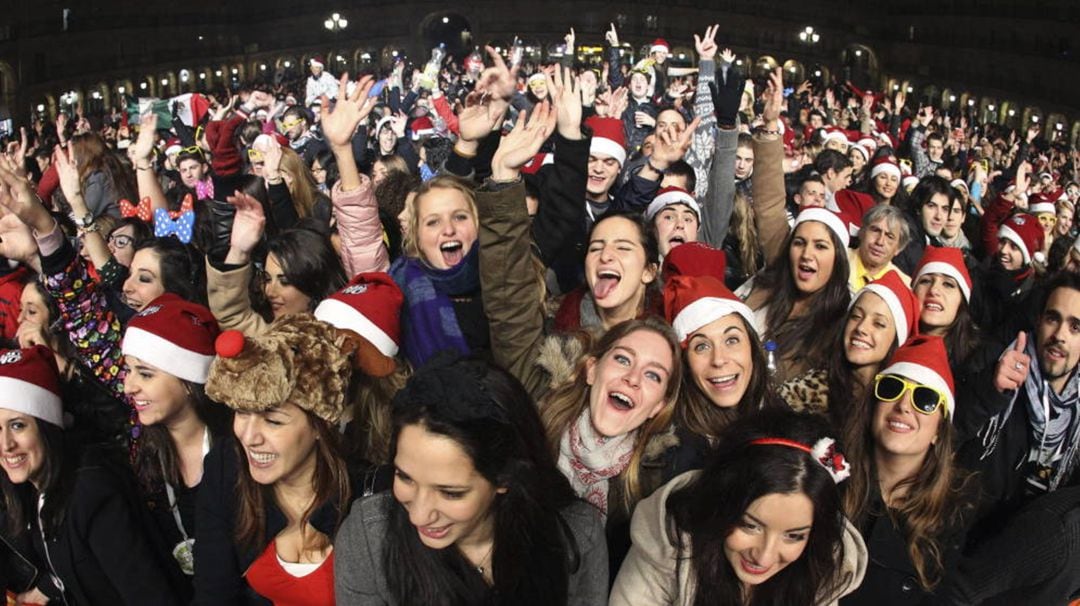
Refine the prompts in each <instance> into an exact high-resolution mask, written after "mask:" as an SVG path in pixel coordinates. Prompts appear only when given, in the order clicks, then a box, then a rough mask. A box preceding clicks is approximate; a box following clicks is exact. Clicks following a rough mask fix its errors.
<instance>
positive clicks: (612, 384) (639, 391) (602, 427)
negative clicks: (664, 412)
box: [585, 330, 675, 438]
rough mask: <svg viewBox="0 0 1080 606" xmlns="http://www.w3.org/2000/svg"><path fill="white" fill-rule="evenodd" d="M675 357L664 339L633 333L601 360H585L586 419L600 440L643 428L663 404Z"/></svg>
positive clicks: (654, 335)
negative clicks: (598, 434)
mask: <svg viewBox="0 0 1080 606" xmlns="http://www.w3.org/2000/svg"><path fill="white" fill-rule="evenodd" d="M674 364H675V358H674V356H673V355H672V352H671V347H670V346H669V345H668V342H667V340H666V339H664V337H662V336H661V335H659V334H658V333H656V332H653V331H651V330H637V331H634V332H632V333H630V334H628V335H626V336H625V337H623V338H621V339H619V340H618V341H616V342H615V344H614V345H613V346H612V347H611V349H610V350H608V352H607V353H605V354H604V355H603V356H602V357H601V358H600V359H596V358H591V357H590V358H589V359H588V360H587V361H586V374H585V381H586V383H588V384H589V386H590V389H589V416H590V418H591V420H592V424H593V427H595V428H596V431H597V432H599V433H600V435H602V436H607V437H609V438H612V437H615V436H621V435H623V434H626V433H629V432H631V431H633V430H635V429H637V428H639V427H641V426H642V425H643V424H644V423H645V421H646V420H648V419H651V418H652V417H654V416H656V415H657V413H659V412H660V410H661V409H663V407H664V406H665V405H666V404H667V401H666V400H665V399H664V398H665V394H666V393H667V388H668V381H669V380H670V378H671V373H672V370H673V368H674Z"/></svg>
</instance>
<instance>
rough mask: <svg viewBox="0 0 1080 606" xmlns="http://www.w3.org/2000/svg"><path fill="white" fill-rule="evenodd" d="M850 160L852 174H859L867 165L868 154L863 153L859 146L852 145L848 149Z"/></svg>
mask: <svg viewBox="0 0 1080 606" xmlns="http://www.w3.org/2000/svg"><path fill="white" fill-rule="evenodd" d="M848 160H851V172H852V174H856V175H857V174H859V171H861V170H862V169H863V167H864V166H866V156H863V155H862V152H861V151H859V150H858V148H855V147H852V148H851V149H849V150H848Z"/></svg>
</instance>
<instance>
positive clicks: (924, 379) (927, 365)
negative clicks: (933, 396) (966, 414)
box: [880, 335, 956, 422]
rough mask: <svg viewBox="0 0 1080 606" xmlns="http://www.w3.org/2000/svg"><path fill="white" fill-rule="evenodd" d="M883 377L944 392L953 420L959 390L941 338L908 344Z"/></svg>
mask: <svg viewBox="0 0 1080 606" xmlns="http://www.w3.org/2000/svg"><path fill="white" fill-rule="evenodd" d="M880 374H882V375H899V376H901V377H904V378H905V379H910V380H912V381H915V382H916V383H919V384H920V385H926V386H927V387H933V388H934V389H935V390H937V391H939V392H941V393H942V394H943V395H944V396H945V418H946V419H948V420H949V421H950V422H951V421H952V419H953V414H954V413H955V412H956V398H955V397H954V395H953V393H954V391H955V388H954V387H953V375H952V370H950V369H949V356H948V354H947V353H946V351H945V340H944V339H942V338H941V337H938V336H931V335H922V336H918V337H915V338H913V339H911V340H910V341H908V342H907V343H904V344H903V345H902V346H901V347H900V348H899V349H897V350H896V353H894V354H893V357H892V360H891V361H890V363H889V366H888V368H886V369H885V370H883V371H881V373H880Z"/></svg>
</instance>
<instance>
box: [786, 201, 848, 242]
mask: <svg viewBox="0 0 1080 606" xmlns="http://www.w3.org/2000/svg"><path fill="white" fill-rule="evenodd" d="M806 221H817V222H818V223H824V224H825V226H826V227H828V228H829V229H830V230H832V232H833V233H834V234H836V237H838V238H840V243H841V244H843V245H844V248H847V246H848V244H849V243H850V242H851V234H850V233H849V231H848V226H847V225H845V224H844V221H843V220H841V219H840V217H839V216H838V215H837V214H836V213H834V212H833V211H831V210H828V209H826V208H807V209H805V210H803V211H801V212H799V215H798V216H797V217H795V227H798V226H799V224H800V223H805V222H806Z"/></svg>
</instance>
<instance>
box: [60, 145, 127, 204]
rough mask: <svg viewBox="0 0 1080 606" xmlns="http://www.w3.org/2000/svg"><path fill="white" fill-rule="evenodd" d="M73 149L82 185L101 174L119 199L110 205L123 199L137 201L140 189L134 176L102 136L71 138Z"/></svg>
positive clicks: (112, 201) (110, 201) (111, 201)
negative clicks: (96, 173)
mask: <svg viewBox="0 0 1080 606" xmlns="http://www.w3.org/2000/svg"><path fill="white" fill-rule="evenodd" d="M71 148H72V149H73V150H74V152H75V161H76V163H77V165H78V166H77V168H78V171H79V183H80V184H82V185H85V184H86V180H87V179H88V178H89V177H90V175H92V174H94V173H95V172H101V173H102V174H104V175H105V180H106V181H107V182H108V183H110V184H111V185H112V186H113V190H114V191H115V192H116V195H117V199H116V200H108V202H109V203H111V204H117V203H118V201H119V200H120V199H121V198H124V199H128V200H135V199H137V198H136V194H137V193H138V189H137V188H136V187H135V179H134V175H133V174H132V172H131V170H130V169H128V168H126V167H125V166H124V165H123V164H122V163H121V162H120V158H119V157H117V156H116V154H114V153H113V152H111V151H110V150H109V148H108V146H106V144H105V140H104V139H102V138H101V135H99V134H97V133H80V134H78V135H75V136H74V137H72V138H71Z"/></svg>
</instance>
